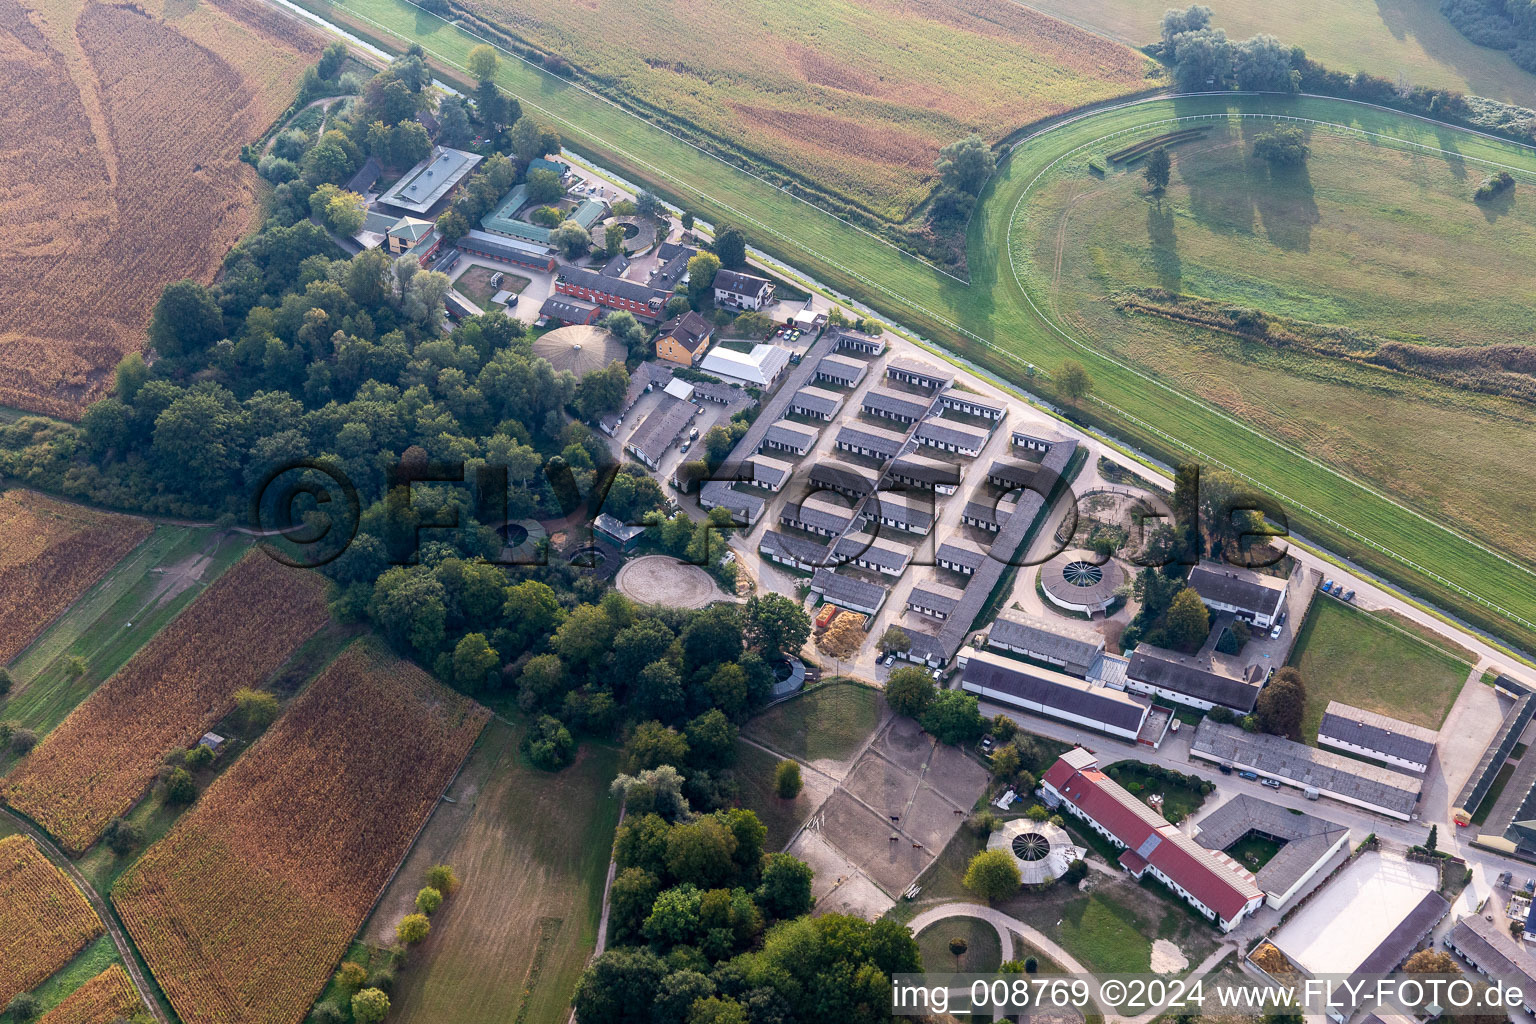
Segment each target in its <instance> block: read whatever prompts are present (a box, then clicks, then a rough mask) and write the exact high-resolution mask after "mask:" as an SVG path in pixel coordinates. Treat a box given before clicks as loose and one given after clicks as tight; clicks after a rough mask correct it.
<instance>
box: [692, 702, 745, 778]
mask: <svg viewBox="0 0 1536 1024" xmlns="http://www.w3.org/2000/svg"><path fill="white" fill-rule="evenodd" d="M740 732H741V730H740V729H738V728H736V724H735V723H734V722H732V721H731V720H730V719H729V718H726V717H725V712H723V711H721V710H720V709H719V708H710V709H709V710H708V711H706V712H704V713H703V714H702V715H699V716H698V717H697V718H695V719H693V720H692V721H691V722H689V723H688V724H687V725H686V726H684V727H683V735H684V737H685V738H686V739H687V741H688V758H689V762H690V763H691V764H693V765H695V766H698V767H703V768H724V767H727V766H729V765H730V763H731V762H732V761H733V760H734V759H735V757H736V737H737V736H738V735H739V734H740Z"/></svg>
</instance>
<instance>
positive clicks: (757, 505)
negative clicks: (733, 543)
mask: <svg viewBox="0 0 1536 1024" xmlns="http://www.w3.org/2000/svg"><path fill="white" fill-rule="evenodd" d="M699 505H700V506H701V507H702V508H704V509H705V510H708V509H712V508H723V509H727V510H728V511H729V512H730V513H731V518H732V519H734V520H735V521H736V522H738V523H741V524H743V525H745V526H754V525H756V523H757V521H758V519H760V518H761V517H762V514H763V509H765V508H767V507H768V503H767V502H765V501H764V500H763V499H762V498H760V497H758V496H757V495H755V494H747V493H745V492H743V491H739V490H737V489H736V488H735V487H733V486H731V484H730V483H728V482H726V481H724V480H709V481H706V482H705V483H704V485H703V486H702V487H700V488H699Z"/></svg>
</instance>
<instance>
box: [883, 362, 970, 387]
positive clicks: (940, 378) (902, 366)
mask: <svg viewBox="0 0 1536 1024" xmlns="http://www.w3.org/2000/svg"><path fill="white" fill-rule="evenodd" d="M885 376H886V379H887V380H894V381H900V382H901V383H903V384H910V385H912V386H913V387H915V388H923V389H924V390H926V391H941V390H943V389H945V388H947V387H949V386H950V385H951V384H953V383H954V382H955V373H954V371H953V370H941V369H939V368H938V367H935V366H930V365H929V364H928V363H924V362H921V361H920V360H917V359H902V358H900V357H896V358H893V359H892V360H891V361H890V362H889V363H887V364H886V365H885Z"/></svg>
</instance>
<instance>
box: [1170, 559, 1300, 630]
mask: <svg viewBox="0 0 1536 1024" xmlns="http://www.w3.org/2000/svg"><path fill="white" fill-rule="evenodd" d="M1189 585H1190V587H1192V588H1193V589H1194V591H1195V593H1197V594H1199V595H1200V600H1202V601H1204V602H1205V604H1206V607H1208V608H1210V609H1212V610H1213V611H1218V612H1231V613H1232V614H1234V615H1236V616H1237V617H1238V618H1240V619H1246V620H1247V621H1249V622H1252V623H1253V624H1254V625H1255V626H1257V627H1259V628H1260V629H1268V628H1269V627H1270V626H1273V625H1274V624H1275V619H1277V618H1279V616H1280V610H1281V609H1282V608H1284V607H1285V593H1286V589H1287V587H1288V586H1289V581H1287V580H1284V579H1281V578H1280V577H1278V576H1266V575H1264V574H1263V573H1259V572H1254V571H1253V570H1252V569H1244V568H1241V567H1239V566H1234V565H1220V564H1217V563H1215V562H1202V563H1200V564H1199V565H1197V566H1195V567H1194V568H1193V569H1191V570H1190V571H1189Z"/></svg>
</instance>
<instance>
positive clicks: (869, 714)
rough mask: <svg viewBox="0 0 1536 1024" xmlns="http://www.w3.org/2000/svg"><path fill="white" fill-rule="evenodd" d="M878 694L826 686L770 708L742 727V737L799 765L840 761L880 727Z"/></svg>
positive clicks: (844, 685)
mask: <svg viewBox="0 0 1536 1024" xmlns="http://www.w3.org/2000/svg"><path fill="white" fill-rule="evenodd" d="M883 703H884V702H883V701H882V700H881V698H880V694H879V693H878V692H876V691H875V690H873V689H871V688H870V687H867V686H859V685H857V684H855V683H828V684H826V685H825V686H820V687H817V688H816V689H814V690H810V691H807V692H806V693H805V694H804V696H800V697H796V698H795V699H793V700H787V701H785V702H784V703H782V704H775V705H774V706H773V707H771V708H769V709H768V710H767V711H765V712H763V713H762V714H761V715H758V716H757V717H756V718H754V719H752V721H750V722H748V723H747V727H746V735H747V737H748V738H749V739H753V740H756V741H757V742H759V743H761V744H763V745H764V746H767V747H772V748H773V749H774V750H777V751H780V752H781V753H785V754H791V755H793V756H795V757H798V758H800V759H801V760H804V761H819V760H821V759H823V758H826V759H829V760H833V761H846V760H847V759H848V758H850V757H852V756H853V755H854V754H855V753H857V752H858V749H859V748H860V747H861V746H863V744H864V741H865V740H866V739H868V738H869V734H870V733H872V732H874V730H875V726H876V725H878V724H879V723H880V715H881V711H882V709H883Z"/></svg>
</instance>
